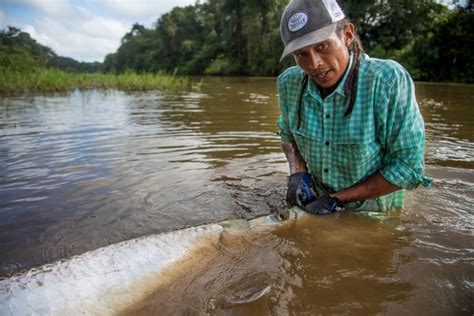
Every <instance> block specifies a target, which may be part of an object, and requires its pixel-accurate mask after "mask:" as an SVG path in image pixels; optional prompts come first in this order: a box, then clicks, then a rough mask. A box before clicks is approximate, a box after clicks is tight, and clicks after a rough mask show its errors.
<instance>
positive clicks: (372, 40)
mask: <svg viewBox="0 0 474 316" xmlns="http://www.w3.org/2000/svg"><path fill="white" fill-rule="evenodd" d="M288 1H289V0H207V1H197V2H196V4H195V5H192V6H187V7H176V8H174V9H173V10H172V11H171V12H169V13H166V14H164V15H162V16H161V17H160V18H159V19H158V20H157V21H156V23H155V24H154V27H153V28H152V29H148V28H145V27H144V26H143V25H140V24H134V25H133V26H132V28H131V30H130V32H128V33H126V34H125V35H124V36H123V38H122V40H121V45H120V47H119V48H118V50H117V51H116V52H115V53H112V54H109V55H107V56H106V58H105V60H104V62H103V63H102V64H100V63H81V62H78V61H76V60H74V59H72V58H67V57H60V56H57V55H56V54H55V53H54V52H53V51H52V50H51V49H50V48H48V47H46V46H43V45H41V44H39V43H37V42H36V41H35V40H34V39H32V38H31V37H30V36H29V35H28V34H27V33H25V32H22V31H21V30H19V29H17V28H14V27H9V28H8V29H7V30H4V31H0V71H2V70H3V71H4V70H5V69H8V70H9V71H20V72H21V71H28V70H31V69H35V68H38V67H48V68H51V67H53V68H59V69H61V70H64V71H66V72H96V71H103V72H112V73H123V72H125V71H132V72H136V73H148V72H151V73H156V72H167V73H170V72H173V73H178V74H207V75H252V76H259V75H269V76H274V75H277V74H278V73H280V72H281V71H282V70H283V69H285V68H286V67H288V66H289V65H292V64H293V60H292V59H291V58H286V59H285V60H284V61H283V62H281V63H280V62H279V58H280V54H281V52H282V50H283V45H282V43H281V39H280V34H279V24H280V16H281V13H282V11H283V9H284V7H285V5H286V4H287V3H288ZM340 3H341V5H342V6H343V8H344V11H345V12H348V13H349V16H350V18H351V20H352V21H353V22H354V24H355V25H356V27H357V30H358V34H359V36H360V38H361V39H362V42H363V44H364V46H365V50H366V52H367V53H368V54H369V55H371V56H372V57H380V58H391V59H395V60H397V61H399V62H400V63H401V64H402V65H404V66H405V67H406V68H407V69H408V70H409V71H410V73H411V74H412V76H413V77H414V78H415V79H417V80H428V81H456V82H470V83H472V82H474V54H472V49H473V47H474V33H473V32H472V30H473V29H474V12H473V6H472V1H471V0H468V1H467V3H466V2H465V1H464V2H463V3H464V6H462V7H461V6H456V7H454V8H451V9H450V8H448V7H447V6H445V5H442V4H440V3H439V1H434V0H423V1H410V0H402V1H400V0H384V1H380V0H357V1H355V0H340Z"/></svg>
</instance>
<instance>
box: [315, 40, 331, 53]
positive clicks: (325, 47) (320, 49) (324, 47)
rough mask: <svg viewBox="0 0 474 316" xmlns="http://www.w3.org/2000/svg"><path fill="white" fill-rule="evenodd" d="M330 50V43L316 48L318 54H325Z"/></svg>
mask: <svg viewBox="0 0 474 316" xmlns="http://www.w3.org/2000/svg"><path fill="white" fill-rule="evenodd" d="M328 48H329V43H328V42H323V43H321V44H319V45H318V46H316V50H317V51H318V52H324V51H325V50H327V49H328Z"/></svg>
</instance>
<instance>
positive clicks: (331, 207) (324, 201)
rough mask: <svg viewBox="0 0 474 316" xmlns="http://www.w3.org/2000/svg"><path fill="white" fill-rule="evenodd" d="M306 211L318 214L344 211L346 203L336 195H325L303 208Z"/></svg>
mask: <svg viewBox="0 0 474 316" xmlns="http://www.w3.org/2000/svg"><path fill="white" fill-rule="evenodd" d="M303 209H304V210H305V211H306V212H308V213H311V214H316V215H328V214H331V213H334V212H338V211H343V210H344V209H345V207H344V204H342V202H341V201H340V200H339V199H338V198H335V197H331V196H329V195H323V196H321V197H319V198H317V199H316V200H315V201H313V202H311V203H309V204H308V205H306V206H305V207H304V208H303Z"/></svg>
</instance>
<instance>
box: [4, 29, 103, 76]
mask: <svg viewBox="0 0 474 316" xmlns="http://www.w3.org/2000/svg"><path fill="white" fill-rule="evenodd" d="M39 68H59V69H61V70H64V71H66V72H77V73H92V72H98V71H101V69H102V64H101V63H99V62H94V63H86V62H79V61H77V60H74V59H72V58H69V57H61V56H58V55H56V53H54V51H53V50H52V49H51V48H49V47H47V46H44V45H41V44H39V43H38V42H36V40H34V39H33V38H31V37H30V35H29V34H28V33H26V32H23V31H21V30H20V29H18V28H16V27H12V26H9V27H8V28H7V29H6V30H2V31H0V71H2V72H4V71H14V72H31V71H34V70H36V69H39Z"/></svg>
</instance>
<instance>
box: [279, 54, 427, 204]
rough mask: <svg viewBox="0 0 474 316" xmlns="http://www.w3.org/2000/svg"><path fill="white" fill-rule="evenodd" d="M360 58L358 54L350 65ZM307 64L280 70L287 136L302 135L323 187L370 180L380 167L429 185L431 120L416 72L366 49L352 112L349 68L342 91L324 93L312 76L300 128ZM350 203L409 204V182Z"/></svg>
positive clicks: (399, 178) (394, 176) (396, 180)
mask: <svg viewBox="0 0 474 316" xmlns="http://www.w3.org/2000/svg"><path fill="white" fill-rule="evenodd" d="M351 63H352V56H351V59H350V61H349V67H348V69H349V68H350V64H351ZM303 75H304V72H303V70H302V69H301V68H299V67H297V66H295V67H291V68H289V69H287V70H286V71H285V72H284V73H282V74H281V75H280V76H279V77H278V93H279V104H280V110H281V115H280V117H279V119H278V127H279V128H280V135H281V139H282V141H293V140H294V141H295V142H296V144H297V145H298V149H299V151H300V153H301V155H302V156H303V158H304V160H305V161H306V164H307V166H308V170H309V172H310V173H311V175H312V176H313V180H314V182H315V184H316V191H317V193H318V195H322V194H328V193H334V192H338V191H341V190H343V189H346V188H349V187H351V186H354V185H356V184H358V183H360V182H363V181H364V180H366V179H367V178H368V177H370V176H371V175H373V174H375V173H376V172H380V173H381V175H382V176H383V177H384V178H385V179H386V180H388V181H389V182H391V183H393V184H395V185H397V186H399V187H401V188H403V189H414V188H416V187H417V186H418V185H419V184H422V185H423V186H425V187H427V186H429V185H430V184H431V179H429V178H427V177H425V176H424V175H423V170H424V162H423V153H424V139H425V131H424V123H423V118H422V116H421V113H420V111H419V108H418V104H417V102H416V99H415V88H414V85H413V81H412V80H411V78H410V75H409V74H408V73H407V71H406V70H405V69H403V67H402V66H400V65H399V64H398V63H396V62H394V61H391V60H380V59H375V58H370V57H369V56H367V55H365V54H363V55H362V56H361V62H360V68H359V75H358V78H359V79H358V82H357V97H356V99H355V104H354V108H353V111H352V113H351V114H349V115H348V116H346V117H344V113H345V111H346V95H345V94H344V90H343V87H344V82H345V80H346V77H347V71H346V73H345V75H344V77H343V79H342V80H341V82H340V83H339V85H338V87H337V88H336V89H335V90H334V92H333V93H332V94H331V95H329V96H328V97H326V98H325V99H324V100H323V99H322V98H321V95H320V92H319V89H318V87H317V85H316V84H315V83H314V81H313V80H311V79H309V80H308V84H307V87H306V89H305V91H304V93H303V97H302V105H301V106H302V108H301V112H300V113H301V116H300V119H301V121H300V128H299V129H298V128H297V120H298V100H299V97H300V91H301V87H302V84H301V79H302V77H303ZM403 189H402V190H399V191H397V192H394V193H391V194H387V195H384V196H381V197H379V198H376V199H373V200H367V201H360V202H356V203H351V204H349V205H348V207H349V208H355V209H359V210H365V211H386V210H391V209H399V208H402V207H403V203H404V199H405V190H403Z"/></svg>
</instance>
